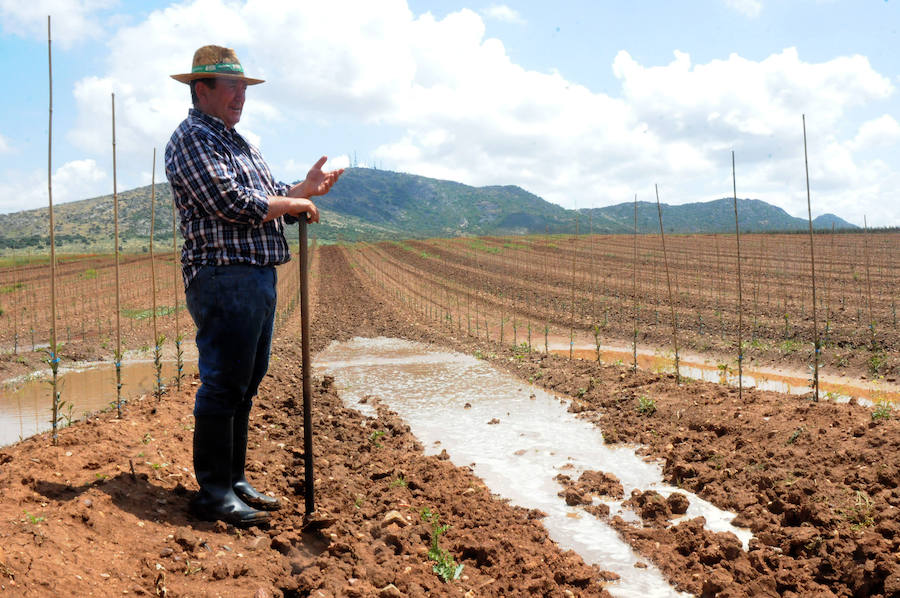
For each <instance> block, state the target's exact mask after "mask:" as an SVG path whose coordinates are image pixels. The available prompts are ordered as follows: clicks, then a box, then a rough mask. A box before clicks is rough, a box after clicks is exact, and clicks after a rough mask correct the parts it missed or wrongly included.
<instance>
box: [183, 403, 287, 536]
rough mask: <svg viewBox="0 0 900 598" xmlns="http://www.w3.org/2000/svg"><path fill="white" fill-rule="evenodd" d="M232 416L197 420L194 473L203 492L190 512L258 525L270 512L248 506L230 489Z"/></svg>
mask: <svg viewBox="0 0 900 598" xmlns="http://www.w3.org/2000/svg"><path fill="white" fill-rule="evenodd" d="M232 424H233V418H232V417H230V416H209V415H203V416H200V417H197V418H195V421H194V472H195V473H196V475H197V483H198V484H200V492H199V493H198V494H197V496H196V497H195V498H194V500H192V501H191V513H193V514H194V516H195V517H197V518H199V519H203V520H204V521H224V522H226V523H230V524H232V525H235V526H238V527H249V526H251V525H259V524H262V523H266V522H267V521H268V520H269V517H270V516H269V514H268V513H265V512H263V511H259V510H257V509H254V508H252V507H249V506H248V505H247V504H246V503H244V502H243V501H242V500H241V499H240V498H238V497H237V495H235V493H234V490H233V489H232V488H231V459H229V456H230V455H231V454H232V449H233V444H234V442H233V439H234V436H233V430H232Z"/></svg>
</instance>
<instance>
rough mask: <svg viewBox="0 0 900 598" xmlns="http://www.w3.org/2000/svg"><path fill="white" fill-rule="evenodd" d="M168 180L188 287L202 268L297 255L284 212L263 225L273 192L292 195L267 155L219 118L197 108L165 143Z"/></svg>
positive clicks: (272, 261)
mask: <svg viewBox="0 0 900 598" xmlns="http://www.w3.org/2000/svg"><path fill="white" fill-rule="evenodd" d="M166 177H167V178H168V179H169V184H170V185H171V186H172V195H173V196H174V198H175V205H176V206H177V207H178V212H179V214H180V215H181V234H182V236H183V237H184V246H183V247H182V249H181V272H182V276H183V277H184V286H185V288H187V287H188V286H189V285H190V283H191V281H192V280H193V279H194V276H196V274H197V272H198V271H199V270H200V267H201V266H206V265H215V266H222V265H227V264H252V265H256V266H272V265H277V264H283V263H285V262H286V261H288V260H290V259H291V254H290V250H289V249H288V245H287V241H286V240H285V238H284V225H285V223H288V224H292V223H294V222H297V219H296V218H295V217H293V216H284V217H281V218H276V219H274V220H270V221H269V222H263V219H264V218H265V217H266V214H267V213H268V210H269V202H268V197H269V196H270V195H278V196H284V195H287V192H288V190H289V189H290V185H287V184H285V183H279V182H276V181H275V180H274V179H273V178H272V173H271V172H270V171H269V167H268V166H267V165H266V162H265V160H263V157H262V154H260V153H259V150H258V149H256V148H255V147H254V146H253V145H251V144H249V143H247V141H246V140H245V139H244V138H243V137H241V135H240V134H238V133H237V132H236V131H235V130H234V129H229V128H227V127H226V126H225V123H224V122H222V121H221V120H220V119H218V118H216V117H214V116H210V115H208V114H205V113H203V112H201V111H199V110H196V109H193V108H192V109H191V110H190V111H189V112H188V117H187V118H186V119H185V120H184V121H182V123H181V124H180V125H178V128H177V129H175V132H174V133H172V138H171V139H170V140H169V143H168V145H167V146H166Z"/></svg>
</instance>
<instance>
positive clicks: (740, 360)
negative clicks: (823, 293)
mask: <svg viewBox="0 0 900 598" xmlns="http://www.w3.org/2000/svg"><path fill="white" fill-rule="evenodd" d="M731 184H732V187H733V189H734V237H735V239H736V240H737V279H738V285H737V292H738V293H737V294H738V309H737V312H738V329H737V335H738V400H742V399H743V398H744V397H743V394H744V339H743V338H742V335H743V327H744V315H743V314H744V304H743V297H742V295H741V289H742V287H743V283H742V279H741V227H740V225H738V209H737V204H738V201H737V178H736V175H735V170H734V150H731Z"/></svg>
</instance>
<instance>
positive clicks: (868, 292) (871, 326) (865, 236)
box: [863, 214, 875, 351]
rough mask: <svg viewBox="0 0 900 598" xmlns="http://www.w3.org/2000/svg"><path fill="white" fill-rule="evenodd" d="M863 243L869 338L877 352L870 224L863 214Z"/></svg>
mask: <svg viewBox="0 0 900 598" xmlns="http://www.w3.org/2000/svg"><path fill="white" fill-rule="evenodd" d="M863 242H864V247H865V251H866V307H867V308H868V312H869V338H870V340H871V343H872V351H874V350H875V318H873V317H872V281H871V279H870V278H869V223H868V222H867V221H866V216H865V214H863Z"/></svg>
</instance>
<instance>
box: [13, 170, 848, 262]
mask: <svg viewBox="0 0 900 598" xmlns="http://www.w3.org/2000/svg"><path fill="white" fill-rule="evenodd" d="M118 195H119V236H120V239H121V243H122V245H124V246H126V247H129V248H136V247H138V246H146V245H147V243H148V240H149V235H150V198H151V188H150V187H149V186H146V187H138V188H136V189H131V190H128V191H123V192H121V193H119V194H118ZM316 203H317V205H318V206H319V208H320V210H321V212H322V218H321V223H320V224H319V225H317V226H316V227H315V228H314V229H313V234H315V235H316V236H317V237H318V238H319V239H320V240H322V241H334V240H337V239H339V238H340V239H344V240H348V241H354V240H380V239H397V238H415V237H419V238H425V237H450V236H458V235H494V234H497V235H504V234H529V233H543V232H545V231H549V232H551V233H559V232H572V231H573V230H574V221H575V214H576V212H575V211H573V210H568V209H565V208H563V207H561V206H558V205H556V204H552V203H550V202H548V201H545V200H543V199H541V198H540V197H538V196H537V195H534V194H533V193H529V192H528V191H525V190H524V189H521V188H520V187H516V186H513V185H508V186H490V187H471V186H468V185H463V184H461V183H456V182H453V181H443V180H438V179H431V178H428V177H423V176H418V175H412V174H404V173H397V172H390V171H384V170H373V169H368V168H353V169H349V170H347V172H345V173H344V176H343V177H341V180H340V181H339V182H338V184H337V185H335V187H334V188H333V189H332V191H331V193H330V194H328V195H327V196H325V197H321V198H319V199H318V200H317V201H316ZM661 208H662V218H663V224H664V226H665V229H666V231H667V232H676V233H693V232H731V231H733V230H734V204H733V200H732V199H730V198H723V199H717V200H714V201H709V202H696V203H690V204H683V205H679V206H670V205H667V204H662V206H661ZM578 213H579V215H580V216H579V218H580V221H581V223H580V226H579V228H580V230H581V231H585V232H586V231H587V229H588V219H590V222H591V229H592V230H593V232H595V233H627V232H631V231H632V228H633V223H634V204H632V203H622V204H618V205H614V206H608V207H603V208H591V209H583V210H578ZM738 213H739V217H740V223H741V230H742V231H746V232H751V231H776V230H778V231H785V230H805V229H806V228H807V227H808V224H807V221H806V220H804V219H802V218H794V217H793V216H790V215H789V214H788V213H787V212H785V211H784V210H782V209H781V208H778V207H776V206H773V205H771V204H768V203H766V202H764V201H760V200H757V199H741V200H739V201H738ZM47 218H48V211H47V208H40V209H37V210H28V211H23V212H15V213H12V214H0V249H3V248H22V247H41V246H46V245H47V244H48V241H47V236H48V234H47ZM55 220H56V226H57V228H56V235H57V243H58V244H59V245H61V246H63V247H81V248H83V249H94V250H103V249H111V248H112V238H113V226H112V221H113V202H112V196H111V195H105V196H102V197H95V198H92V199H85V200H81V201H75V202H70V203H66V204H61V205H58V206H56V208H55ZM832 223H833V224H834V225H835V227H836V228H857V227H855V226H854V225H852V224H850V223H848V222H846V221H844V220H842V219H840V218H838V217H837V216H834V215H832V214H826V215H823V216H820V217H818V218H817V219H816V220H815V221H814V226H815V227H816V228H823V229H829V230H830V229H831V226H832ZM638 229H639V231H640V232H651V233H652V232H656V231H658V230H659V221H658V217H657V211H656V204H655V203H649V202H638ZM295 230H296V229H293V230H292V233H293V235H294V238H296V232H295ZM154 236H155V238H156V240H157V241H158V242H166V241H169V242H171V238H172V191H171V189H170V188H169V185H168V184H167V183H161V184H158V185H157V186H156V211H155V232H154Z"/></svg>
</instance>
